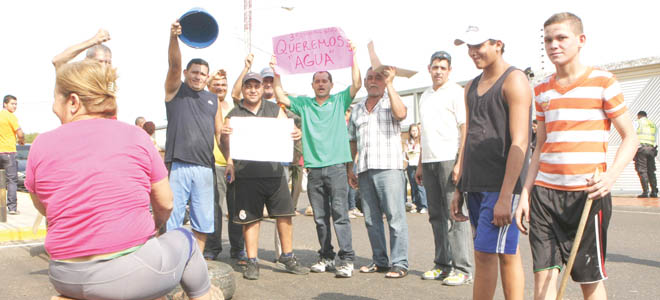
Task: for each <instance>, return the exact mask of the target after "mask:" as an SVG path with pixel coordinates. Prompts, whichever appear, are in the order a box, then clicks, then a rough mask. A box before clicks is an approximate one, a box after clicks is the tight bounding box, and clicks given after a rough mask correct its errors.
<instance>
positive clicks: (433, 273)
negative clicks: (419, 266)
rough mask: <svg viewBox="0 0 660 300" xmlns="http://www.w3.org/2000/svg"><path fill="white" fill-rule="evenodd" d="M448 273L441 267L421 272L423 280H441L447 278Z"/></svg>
mask: <svg viewBox="0 0 660 300" xmlns="http://www.w3.org/2000/svg"><path fill="white" fill-rule="evenodd" d="M448 275H449V272H447V271H443V270H442V269H433V270H429V271H426V272H424V274H422V279H424V280H443V279H445V278H447V276H448Z"/></svg>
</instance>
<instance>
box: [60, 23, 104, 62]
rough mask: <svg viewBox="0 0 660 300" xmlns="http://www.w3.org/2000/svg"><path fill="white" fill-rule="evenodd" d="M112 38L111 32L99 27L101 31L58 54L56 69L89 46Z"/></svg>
mask: <svg viewBox="0 0 660 300" xmlns="http://www.w3.org/2000/svg"><path fill="white" fill-rule="evenodd" d="M109 40H110V34H109V33H108V31H106V30H105V29H99V31H98V32H97V33H96V34H95V35H94V36H93V37H92V38H90V39H89V40H86V41H84V42H81V43H78V44H75V45H73V46H71V47H69V48H66V50H64V51H63V52H62V53H60V54H58V55H57V56H55V57H54V58H53V66H55V69H57V68H59V67H60V66H61V65H63V64H65V63H67V62H69V61H70V60H72V59H74V58H75V57H76V56H78V54H80V53H81V52H83V51H85V50H87V49H88V48H90V47H92V46H95V45H100V44H102V43H105V42H107V41H109Z"/></svg>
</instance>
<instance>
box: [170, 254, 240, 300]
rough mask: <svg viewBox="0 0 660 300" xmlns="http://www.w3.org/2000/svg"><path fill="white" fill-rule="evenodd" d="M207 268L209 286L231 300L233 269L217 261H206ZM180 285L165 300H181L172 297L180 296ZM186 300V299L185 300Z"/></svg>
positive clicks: (233, 280)
mask: <svg viewBox="0 0 660 300" xmlns="http://www.w3.org/2000/svg"><path fill="white" fill-rule="evenodd" d="M206 264H207V265H208V267H209V277H211V284H212V285H214V286H216V287H218V288H219V289H220V290H222V294H223V295H224V297H225V299H231V298H232V297H233V296H234V292H236V279H234V269H232V267H231V266H229V265H228V264H226V263H223V262H219V261H206ZM180 292H181V285H177V287H176V288H175V289H174V290H172V291H171V292H170V293H169V294H167V299H168V300H172V299H181V298H180V297H178V298H177V297H175V296H174V295H176V294H180ZM185 299H188V298H185Z"/></svg>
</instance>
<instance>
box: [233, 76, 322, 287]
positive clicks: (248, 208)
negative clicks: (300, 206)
mask: <svg viewBox="0 0 660 300" xmlns="http://www.w3.org/2000/svg"><path fill="white" fill-rule="evenodd" d="M262 82H263V79H262V78H261V75H259V74H257V73H247V74H246V75H245V77H244V78H243V87H242V92H243V97H244V99H243V100H241V101H240V102H239V103H238V104H237V106H236V107H234V109H232V111H231V112H229V114H228V115H227V118H226V121H225V125H224V126H223V128H222V136H221V139H220V150H221V151H222V153H223V155H224V156H225V157H226V158H227V171H226V173H225V174H226V176H227V179H228V181H229V183H230V185H229V189H228V192H227V197H228V198H230V199H231V200H232V201H234V203H235V205H234V206H235V208H234V210H235V211H234V218H233V220H232V222H234V223H237V224H243V235H244V236H245V245H246V248H247V256H248V263H247V268H246V270H245V272H244V273H243V277H244V278H246V279H250V280H256V279H259V266H258V264H257V252H258V248H259V225H260V221H261V219H262V218H263V209H264V205H265V206H266V208H267V209H268V215H269V216H270V217H274V218H276V219H277V231H278V233H279V236H280V241H281V245H282V255H281V256H280V257H279V259H278V260H277V262H278V265H280V266H281V267H283V268H284V269H285V270H286V271H287V272H290V273H293V274H298V275H304V274H307V273H309V269H308V268H305V267H302V266H300V265H299V264H298V262H297V261H296V258H295V257H294V256H293V230H292V224H291V216H293V215H294V212H293V201H292V200H291V195H290V194H289V189H288V187H287V183H286V179H285V178H284V173H283V169H282V165H281V164H280V163H278V162H274V161H263V160H262V159H263V158H266V156H264V155H260V154H258V153H256V154H255V153H252V154H248V155H246V154H245V153H239V151H236V154H237V155H238V156H240V157H242V158H245V159H242V160H233V159H232V155H231V151H230V144H231V142H234V143H236V144H237V145H236V146H241V145H240V144H241V143H243V142H241V141H240V139H243V140H244V139H245V138H246V137H247V138H249V139H252V140H253V141H254V140H261V137H259V135H260V134H259V133H258V132H255V131H252V130H245V129H246V128H247V126H242V129H244V131H243V132H242V133H240V132H239V134H241V135H242V136H241V137H239V136H238V134H236V135H235V136H234V137H233V138H232V139H231V140H230V138H229V137H230V135H231V134H232V132H233V129H232V127H231V125H230V122H231V119H232V118H237V119H236V121H238V120H239V119H241V120H240V122H246V121H249V120H248V119H250V118H255V117H256V118H278V119H286V115H285V114H284V112H283V111H282V110H280V107H279V106H278V105H277V104H275V103H272V102H268V101H263V100H262V96H263V85H262ZM253 123H258V122H253ZM289 123H290V124H291V125H290V127H289V128H291V129H292V130H294V131H293V133H292V135H291V136H292V138H293V139H300V131H299V130H297V129H295V128H294V126H293V122H291V121H289ZM243 125H245V124H243ZM252 125H255V124H252ZM256 126H259V125H256ZM259 127H260V129H262V130H265V129H263V126H259ZM237 131H239V130H237ZM250 132H251V133H250ZM234 138H236V141H235V140H234ZM273 146H276V145H273ZM284 148H285V149H286V148H288V150H289V151H290V150H291V149H292V146H291V143H290V142H289V144H288V147H284ZM243 149H245V148H243ZM270 150H271V149H268V150H266V149H263V150H262V152H263V153H264V154H265V155H268V154H269V153H271V151H270ZM243 152H245V150H244V151H243ZM250 155H251V156H250ZM248 159H249V160H248ZM287 159H291V156H290V155H289V156H288V157H287Z"/></svg>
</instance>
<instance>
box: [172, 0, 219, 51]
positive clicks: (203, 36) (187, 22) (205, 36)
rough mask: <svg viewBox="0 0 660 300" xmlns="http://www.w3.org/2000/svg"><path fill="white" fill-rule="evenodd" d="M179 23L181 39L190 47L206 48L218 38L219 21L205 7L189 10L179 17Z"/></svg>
mask: <svg viewBox="0 0 660 300" xmlns="http://www.w3.org/2000/svg"><path fill="white" fill-rule="evenodd" d="M179 24H181V35H179V39H181V41H182V42H183V43H184V44H186V45H188V46H190V47H193V48H206V47H208V46H211V44H213V42H215V40H216V39H217V38H218V22H216V21H215V19H214V18H213V16H211V14H209V13H208V12H207V11H206V10H204V9H203V8H200V7H195V8H193V9H191V10H189V11H188V12H186V13H185V14H183V15H182V16H181V18H179Z"/></svg>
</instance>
